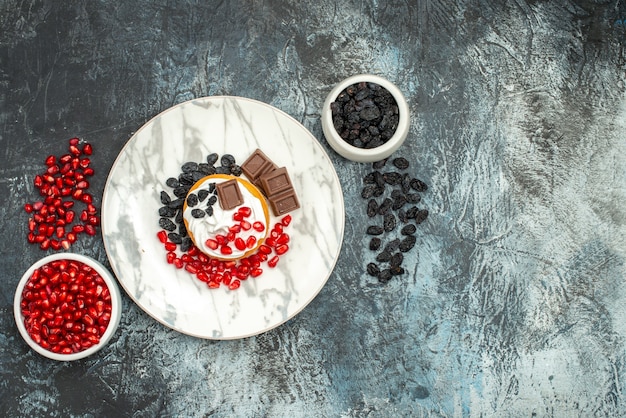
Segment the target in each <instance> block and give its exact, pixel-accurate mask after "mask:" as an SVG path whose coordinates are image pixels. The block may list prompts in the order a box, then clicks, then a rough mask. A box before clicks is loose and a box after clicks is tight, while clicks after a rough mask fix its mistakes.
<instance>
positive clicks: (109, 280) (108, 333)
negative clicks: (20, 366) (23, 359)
mask: <svg viewBox="0 0 626 418" xmlns="http://www.w3.org/2000/svg"><path fill="white" fill-rule="evenodd" d="M56 260H76V261H79V262H81V263H84V264H86V265H88V266H90V267H92V268H93V269H94V270H95V271H96V272H98V274H99V275H100V276H101V277H102V278H103V279H104V282H105V283H106V285H107V287H108V289H109V293H110V294H111V319H110V320H109V324H108V325H107V328H106V330H105V332H104V333H103V334H102V336H101V338H100V341H99V342H98V343H97V344H95V345H92V346H91V347H89V348H87V349H85V350H83V351H79V352H76V353H71V354H61V353H54V352H52V351H50V350H48V349H45V348H43V347H42V346H41V345H39V344H38V343H36V342H35V341H34V340H33V339H32V338H31V336H30V335H29V333H28V331H27V330H26V326H25V325H24V316H23V315H22V309H21V307H20V305H21V301H22V293H23V291H24V287H25V286H26V283H27V282H28V281H29V280H30V278H31V276H32V275H33V272H34V271H35V270H37V269H39V268H40V267H42V266H44V265H46V264H48V263H50V262H52V261H56ZM121 313H122V298H121V295H120V291H119V288H118V286H117V283H116V282H115V279H114V278H113V276H112V275H111V273H109V271H108V270H107V269H106V268H105V267H104V266H103V265H102V264H100V263H99V262H98V261H96V260H94V259H92V258H90V257H87V256H84V255H80V254H72V253H59V254H52V255H49V256H47V257H44V258H42V259H41V260H39V261H37V262H36V263H34V264H33V265H32V266H31V267H30V268H29V269H28V270H27V271H26V273H24V275H23V276H22V279H21V280H20V282H19V283H18V285H17V289H16V291H15V298H14V302H13V314H14V316H15V322H16V324H17V328H18V330H19V331H20V334H22V337H23V338H24V341H26V343H27V344H28V345H29V346H30V347H31V348H32V349H33V350H35V351H36V352H38V353H39V354H41V355H42V356H45V357H48V358H50V359H53V360H59V361H71V360H77V359H81V358H84V357H87V356H89V355H91V354H93V353H95V352H97V351H98V350H100V349H101V348H102V347H104V346H105V345H106V344H107V343H108V342H109V340H110V339H111V337H112V336H113V334H114V333H115V331H116V329H117V326H118V324H119V322H120V318H121Z"/></svg>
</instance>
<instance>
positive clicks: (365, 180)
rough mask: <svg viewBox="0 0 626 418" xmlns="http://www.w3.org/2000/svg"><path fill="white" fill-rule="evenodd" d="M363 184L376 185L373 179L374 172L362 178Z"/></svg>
mask: <svg viewBox="0 0 626 418" xmlns="http://www.w3.org/2000/svg"><path fill="white" fill-rule="evenodd" d="M363 183H365V184H374V183H376V179H375V177H374V171H372V172H371V173H368V174H367V175H366V176H365V177H363Z"/></svg>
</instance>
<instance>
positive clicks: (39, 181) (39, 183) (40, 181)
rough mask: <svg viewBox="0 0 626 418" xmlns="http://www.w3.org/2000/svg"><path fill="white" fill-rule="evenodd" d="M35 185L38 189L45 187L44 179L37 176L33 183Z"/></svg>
mask: <svg viewBox="0 0 626 418" xmlns="http://www.w3.org/2000/svg"><path fill="white" fill-rule="evenodd" d="M33 184H34V185H35V187H36V188H38V189H39V188H40V187H41V186H43V177H41V176H40V175H39V174H37V175H36V176H35V180H34V181H33Z"/></svg>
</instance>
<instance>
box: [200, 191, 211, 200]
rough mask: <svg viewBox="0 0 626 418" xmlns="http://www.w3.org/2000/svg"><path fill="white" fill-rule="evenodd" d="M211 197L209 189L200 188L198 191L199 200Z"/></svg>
mask: <svg viewBox="0 0 626 418" xmlns="http://www.w3.org/2000/svg"><path fill="white" fill-rule="evenodd" d="M207 197H209V191H208V190H207V189H200V190H199V191H198V202H204V199H206V198H207Z"/></svg>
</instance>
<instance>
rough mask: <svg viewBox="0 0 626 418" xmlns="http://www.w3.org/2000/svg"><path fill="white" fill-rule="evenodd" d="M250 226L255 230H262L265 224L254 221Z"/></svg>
mask: <svg viewBox="0 0 626 418" xmlns="http://www.w3.org/2000/svg"><path fill="white" fill-rule="evenodd" d="M252 228H254V230H255V231H258V232H263V231H264V230H265V225H263V223H262V222H259V221H256V222H254V223H253V224H252Z"/></svg>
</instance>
